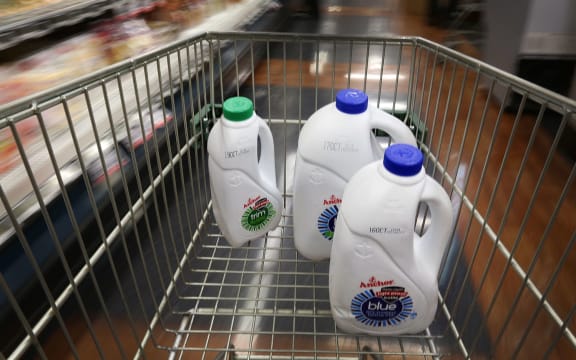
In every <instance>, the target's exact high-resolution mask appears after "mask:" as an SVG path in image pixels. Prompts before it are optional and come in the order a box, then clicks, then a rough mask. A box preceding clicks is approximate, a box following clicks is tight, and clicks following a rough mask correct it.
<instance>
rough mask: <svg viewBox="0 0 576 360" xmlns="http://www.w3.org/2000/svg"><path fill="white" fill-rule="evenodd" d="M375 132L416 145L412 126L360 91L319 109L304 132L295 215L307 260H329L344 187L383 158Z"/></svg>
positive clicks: (297, 242)
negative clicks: (379, 107)
mask: <svg viewBox="0 0 576 360" xmlns="http://www.w3.org/2000/svg"><path fill="white" fill-rule="evenodd" d="M372 129H379V130H382V131H384V132H386V133H388V134H389V135H390V137H391V139H392V142H396V143H408V144H412V145H416V139H415V138H414V135H413V134H412V132H411V131H410V129H409V128H408V126H406V125H405V124H404V123H403V122H402V121H401V120H399V119H397V118H396V117H394V116H392V115H389V114H388V113H386V112H384V111H381V110H379V109H377V108H376V107H375V106H372V105H368V96H366V94H365V93H364V92H362V91H360V90H355V89H345V90H341V91H339V92H338V93H337V95H336V101H335V102H333V103H330V104H328V105H326V106H324V107H322V108H320V109H318V110H317V111H316V112H315V113H314V114H312V116H311V117H310V119H309V120H308V121H307V122H306V124H305V125H304V127H303V128H302V130H301V132H300V137H299V139H298V151H297V154H296V165H295V171H294V190H293V192H294V202H293V211H292V212H293V215H294V243H295V246H296V249H297V250H298V252H299V253H300V254H302V255H303V256H304V257H306V258H309V259H312V260H322V259H327V258H328V257H330V248H331V245H332V238H333V236H334V230H335V224H336V218H337V216H338V209H339V207H340V203H341V202H342V194H343V192H344V186H345V185H346V183H347V182H348V180H349V179H350V178H351V177H352V175H354V173H356V171H358V170H359V169H360V168H361V167H363V166H364V165H366V164H368V163H370V162H372V161H374V160H376V159H382V153H383V150H382V148H380V147H379V146H378V145H377V141H376V139H375V137H374V134H373V133H372ZM375 144H376V145H375Z"/></svg>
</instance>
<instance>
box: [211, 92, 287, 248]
mask: <svg viewBox="0 0 576 360" xmlns="http://www.w3.org/2000/svg"><path fill="white" fill-rule="evenodd" d="M258 137H259V138H260V145H261V150H260V161H258ZM208 155H209V158H208V171H209V173H210V192H211V194H212V209H213V211H214V217H215V218H216V222H217V224H218V226H219V227H220V230H221V231H222V234H223V235H224V237H225V238H226V240H227V241H228V243H229V244H230V245H231V246H234V247H237V246H241V245H243V244H244V243H246V242H247V241H249V240H253V239H257V238H261V237H262V236H264V235H265V234H266V232H268V231H269V230H271V229H273V228H275V227H276V226H278V223H279V221H280V217H281V212H282V208H283V206H282V196H281V194H280V191H279V190H278V188H277V187H276V172H275V165H274V143H273V139H272V132H271V131H270V128H269V127H268V125H267V124H266V122H265V121H264V120H262V119H261V118H260V117H259V116H258V115H256V114H255V113H254V106H253V104H252V101H251V100H250V99H248V98H245V97H233V98H230V99H227V100H226V101H225V102H224V105H223V116H222V118H221V119H220V121H217V122H216V124H215V125H214V127H213V128H212V130H211V131H210V135H209V137H208Z"/></svg>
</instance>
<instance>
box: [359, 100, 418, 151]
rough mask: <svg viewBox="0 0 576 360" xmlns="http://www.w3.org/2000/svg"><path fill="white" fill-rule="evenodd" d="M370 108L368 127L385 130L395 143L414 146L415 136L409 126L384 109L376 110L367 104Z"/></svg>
mask: <svg viewBox="0 0 576 360" xmlns="http://www.w3.org/2000/svg"><path fill="white" fill-rule="evenodd" d="M368 109H369V110H370V127H371V128H373V129H379V130H382V131H385V132H386V133H388V135H390V137H391V138H392V141H393V142H395V143H402V144H409V145H413V146H416V138H415V137H414V134H413V133H412V131H410V128H409V127H408V126H406V124H404V123H403V122H402V120H400V119H398V118H397V117H395V116H392V115H390V114H388V113H387V112H385V111H382V110H378V108H376V107H374V106H368Z"/></svg>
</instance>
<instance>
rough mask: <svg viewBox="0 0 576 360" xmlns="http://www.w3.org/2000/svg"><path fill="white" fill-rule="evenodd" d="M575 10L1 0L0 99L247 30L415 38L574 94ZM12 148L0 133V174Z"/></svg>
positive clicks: (301, 0)
mask: <svg viewBox="0 0 576 360" xmlns="http://www.w3.org/2000/svg"><path fill="white" fill-rule="evenodd" d="M231 9H234V11H230V10H231ZM240 13H241V14H243V15H242V16H239V15H238V14H240ZM246 15H247V16H246ZM575 15H576V2H574V1H571V0H550V1H548V0H509V1H506V2H500V1H497V0H484V1H481V0H478V1H476V0H408V1H398V0H379V1H343V0H163V1H155V0H123V1H113V0H92V1H87V0H38V1H32V0H2V1H0V79H1V81H0V104H6V103H9V102H12V101H15V100H18V99H20V98H23V97H26V96H29V95H31V94H34V93H37V92H39V91H43V90H46V89H49V88H50V87H53V86H56V85H61V84H64V83H66V82H68V81H72V80H75V79H78V78H79V77H81V76H83V75H87V74H90V73H92V72H94V71H97V70H99V69H101V68H104V67H106V66H108V65H110V64H113V63H116V62H119V61H122V60H125V59H129V58H131V57H134V56H137V55H140V54H143V53H146V52H149V51H152V50H154V49H156V48H158V47H160V46H162V45H165V44H167V43H170V42H172V41H176V40H178V39H182V38H185V37H190V36H192V35H194V34H199V33H202V32H204V31H242V30H254V29H256V30H258V31H288V32H307V33H323V34H340V35H352V34H354V35H358V34H359V35H363V34H366V35H417V36H422V37H425V38H428V39H431V40H433V41H436V42H439V43H442V44H445V45H447V46H449V47H452V48H454V49H456V50H458V51H461V52H464V53H465V54H468V55H471V56H473V57H476V58H478V59H481V60H483V61H486V62H488V63H489V64H491V65H494V66H496V67H498V68H500V69H503V70H505V71H507V72H510V73H513V74H517V75H519V76H520V77H522V78H525V79H527V80H529V81H532V82H535V83H536V84H539V85H542V86H544V87H546V88H548V89H550V90H552V91H554V92H557V93H560V94H562V95H566V96H569V97H572V98H576V75H575V71H574V68H575V62H576V60H575V58H576V22H575V21H574V16H575ZM266 19H268V20H266ZM255 24H257V25H255ZM46 121H47V123H48V124H49V126H50V127H56V128H58V127H61V126H65V125H63V124H61V122H60V121H59V120H58V119H47V120H46ZM19 126H20V127H21V128H22V129H21V130H22V131H23V132H24V133H25V136H24V139H23V140H25V141H26V142H33V141H34V137H35V136H38V132H37V131H36V130H35V129H34V127H33V126H31V125H30V124H26V122H23V123H21V124H20V125H19ZM13 148H14V144H11V143H10V140H9V139H8V136H7V135H6V134H0V149H2V152H1V155H0V156H1V158H0V176H2V174H4V173H5V172H6V171H9V170H10V169H11V168H13V166H14V165H15V163H16V159H15V158H14V151H13Z"/></svg>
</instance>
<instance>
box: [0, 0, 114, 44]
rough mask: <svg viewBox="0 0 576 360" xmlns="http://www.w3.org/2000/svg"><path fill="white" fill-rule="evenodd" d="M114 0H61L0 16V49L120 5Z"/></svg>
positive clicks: (92, 16) (98, 14)
mask: <svg viewBox="0 0 576 360" xmlns="http://www.w3.org/2000/svg"><path fill="white" fill-rule="evenodd" d="M123 5H124V2H123V1H116V0H92V1H91V0H62V1H59V2H56V3H53V4H50V5H44V6H39V7H35V8H33V9H31V10H27V11H22V12H17V13H15V14H12V15H7V16H2V17H0V50H4V49H7V48H10V47H12V46H15V45H17V44H19V43H21V42H23V41H25V40H29V39H34V38H39V37H42V36H45V35H47V34H49V33H51V32H53V31H54V30H56V29H58V28H61V27H65V26H71V25H75V24H78V23H80V22H82V21H84V20H85V19H90V18H95V17H98V16H100V15H102V14H103V13H104V12H106V11H108V10H114V9H118V8H119V7H120V6H123Z"/></svg>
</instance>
